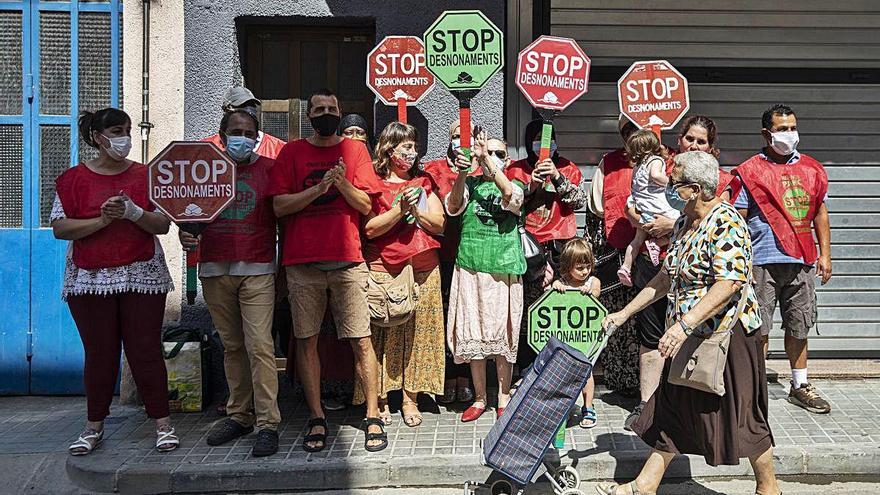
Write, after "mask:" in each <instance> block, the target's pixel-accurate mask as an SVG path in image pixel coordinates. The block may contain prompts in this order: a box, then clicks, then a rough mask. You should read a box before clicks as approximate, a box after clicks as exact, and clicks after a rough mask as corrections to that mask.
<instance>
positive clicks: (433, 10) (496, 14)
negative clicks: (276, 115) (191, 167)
mask: <svg viewBox="0 0 880 495" xmlns="http://www.w3.org/2000/svg"><path fill="white" fill-rule="evenodd" d="M504 3H505V2H504V1H503V0H487V1H481V2H473V1H461V0H443V1H434V2H427V1H424V0H399V1H395V2H388V1H381V0H331V1H320V0H301V1H295V2H293V1H290V0H236V1H231V0H186V1H185V3H184V19H185V21H184V22H185V28H186V31H185V32H186V42H185V43H186V44H185V47H186V50H185V54H186V55H185V56H186V78H185V83H186V84H185V86H184V88H185V91H184V93H185V95H184V96H185V98H184V100H185V105H184V109H185V138H186V139H198V138H202V137H204V136H207V135H210V134H213V133H214V132H216V129H217V125H218V123H219V121H220V101H221V99H222V97H223V94H224V93H225V91H226V90H227V89H228V88H229V87H230V86H233V85H239V84H242V83H243V81H244V78H243V76H242V73H241V66H240V64H239V54H238V45H237V38H236V31H235V18H236V17H239V16H307V17H316V18H326V17H346V16H347V17H372V18H374V19H375V25H376V41H377V42H378V41H379V40H381V39H382V38H384V37H385V36H388V35H417V36H421V35H422V34H423V33H424V31H425V29H427V27H428V26H429V25H430V24H431V23H432V22H433V21H434V20H435V19H436V18H437V16H439V15H440V13H441V12H442V11H444V10H455V9H475V8H477V9H480V10H482V11H483V12H484V13H485V14H486V15H487V16H488V17H489V18H490V19H492V22H494V23H495V24H496V25H497V26H498V27H499V28H500V29H501V30H502V31H504V30H505V15H504V14H505V12H504ZM381 106H384V105H378V106H377V108H376V112H375V114H376V116H377V120H378V122H377V123H378V125H379V127H380V128H381V127H382V126H384V125H385V123H387V122H388V119H390V118H395V117H394V116H395V115H396V113H395V110H394V109H393V108H391V107H389V108H388V110H384V109H382V108H378V107H381ZM471 107H472V114H473V118H474V120H475V121H476V122H478V123H480V124H482V125H483V126H484V127H486V128H487V129H488V131H489V132H490V133H491V134H492V135H495V136H499V135H502V133H503V129H504V126H503V117H502V116H503V108H504V81H503V73H500V74H497V75H496V76H495V77H494V78H493V79H492V80H491V81H490V82H489V83H488V84H487V85H486V87H484V88H483V90H482V91H481V92H480V94H479V95H478V96H477V97H476V98H475V99H474V100H473V101H472V103H471ZM417 108H418V110H419V111H420V112H421V113H422V114H423V115H424V117H425V119H426V120H427V125H428V129H427V131H428V149H427V150H426V151H427V153H426V157H427V158H436V157H438V156H441V155H443V154H444V153H445V150H446V146H447V144H448V142H449V138H448V134H447V133H448V130H449V123H450V122H451V121H452V120H453V119H455V118H457V117H458V101H457V100H456V99H455V97H453V96H452V95H451V94H450V93H449V92H448V91H447V90H446V89H445V88H444V87H442V85H441V84H440V83H439V82H438V84H437V87H436V88H435V89H434V91H433V92H432V93H431V94H430V95H428V96H427V97H426V98H425V99H424V100H423V101H422V102H421V103H420V104H419V105H418V107H417ZM343 111H344V109H343ZM423 132H424V130H423Z"/></svg>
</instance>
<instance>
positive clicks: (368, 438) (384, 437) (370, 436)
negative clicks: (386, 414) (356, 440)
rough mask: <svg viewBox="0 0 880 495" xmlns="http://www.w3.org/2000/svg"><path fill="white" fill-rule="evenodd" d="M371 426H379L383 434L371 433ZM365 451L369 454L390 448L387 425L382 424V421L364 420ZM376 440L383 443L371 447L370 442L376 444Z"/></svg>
mask: <svg viewBox="0 0 880 495" xmlns="http://www.w3.org/2000/svg"><path fill="white" fill-rule="evenodd" d="M371 426H378V427H379V429H380V430H382V433H370V427H371ZM364 433H365V435H364V436H365V438H364V450H366V451H367V452H379V451H380V450H385V447H388V433H385V425H383V424H382V420H381V419H379V418H364ZM376 440H381V441H382V443H380V444H379V445H372V446H371V445H370V442H374V441H376Z"/></svg>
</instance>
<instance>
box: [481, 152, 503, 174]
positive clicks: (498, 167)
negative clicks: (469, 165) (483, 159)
mask: <svg viewBox="0 0 880 495" xmlns="http://www.w3.org/2000/svg"><path fill="white" fill-rule="evenodd" d="M489 158H490V159H491V160H492V165H495V168H494V170H495V173H498V172H501V171H503V170H504V160H502V159H501V158H498V157H497V156H495V155H489ZM483 175H486V169H483Z"/></svg>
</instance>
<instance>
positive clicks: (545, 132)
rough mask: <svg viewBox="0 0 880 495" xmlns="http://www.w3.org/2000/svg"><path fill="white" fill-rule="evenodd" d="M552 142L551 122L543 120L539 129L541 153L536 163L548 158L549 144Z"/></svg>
mask: <svg viewBox="0 0 880 495" xmlns="http://www.w3.org/2000/svg"><path fill="white" fill-rule="evenodd" d="M552 140H553V121H552V120H545V121H544V125H543V126H542V127H541V153H540V154H539V155H538V161H541V160H546V159H548V158H550V142H551V141H552Z"/></svg>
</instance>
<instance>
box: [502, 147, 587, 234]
mask: <svg viewBox="0 0 880 495" xmlns="http://www.w3.org/2000/svg"><path fill="white" fill-rule="evenodd" d="M556 168H557V169H558V170H559V173H561V174H562V175H564V176H565V178H567V179H568V180H569V181H570V182H571V183H572V184H575V185H576V186H579V185H580V183H581V180H582V179H583V175H582V174H581V171H580V169H578V167H577V165H575V164H574V163H572V162H570V161H569V160H568V159H566V158H559V163H557V164H556ZM533 170H534V167H532V166H531V165H529V162H528V160H527V159H522V160H518V161H516V162H513V163H512V164H511V165H510V166H509V167H508V168H507V170H505V175H507V177H508V178H509V179H511V180H514V179H516V180H519V181H520V182H522V183H523V184H528V183H529V182H531V175H532V171H533ZM526 229H528V231H529V232H531V233H532V234H534V235H535V238H536V239H537V240H538V242H547V241H550V240H553V239H562V240H565V239H571V238H572V237H574V236H576V235H577V219H576V218H575V215H574V208H572V207H571V206H569V205H566V204H563V203H562V202H561V201H560V200H559V195H557V194H553V195H547V200H546V201H545V202H544V203H543V204H541V205H540V206H539V207H538V208H537V209H536V210H535V211H533V212H531V213H529V214H528V216H526Z"/></svg>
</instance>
